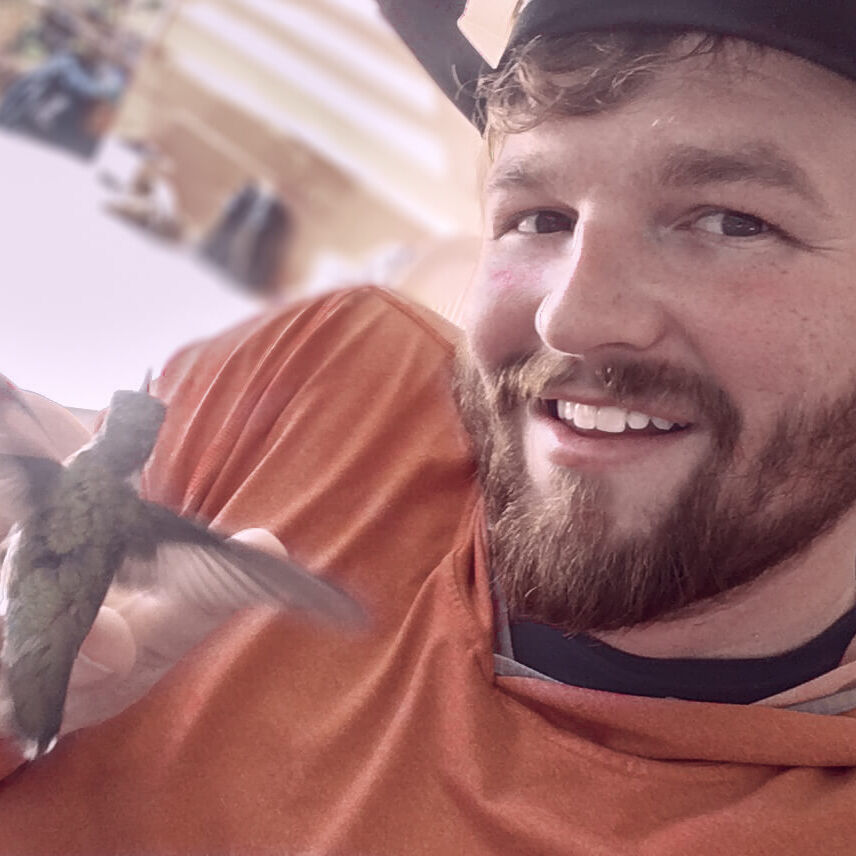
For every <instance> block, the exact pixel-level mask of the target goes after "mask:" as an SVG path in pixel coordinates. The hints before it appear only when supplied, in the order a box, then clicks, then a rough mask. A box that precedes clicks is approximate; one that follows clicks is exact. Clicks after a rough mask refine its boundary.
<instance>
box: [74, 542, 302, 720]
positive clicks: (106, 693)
mask: <svg viewBox="0 0 856 856" xmlns="http://www.w3.org/2000/svg"><path fill="white" fill-rule="evenodd" d="M230 540H234V541H238V542H241V543H243V544H246V545H248V546H251V547H255V548H257V549H260V550H264V551H266V552H268V553H270V554H271V555H273V556H275V557H277V558H285V557H286V556H287V552H286V550H285V548H284V547H283V545H282V544H281V542H280V541H279V540H278V539H277V538H276V537H275V536H274V535H272V534H271V533H270V532H268V531H267V530H265V529H245V530H242V531H241V532H238V533H237V534H235V535H233V536H232V538H231V539H230ZM173 560H174V561H182V562H199V561H202V559H200V556H199V554H198V553H194V552H193V551H191V550H187V551H177V552H176V553H175V554H174V559H173ZM161 570H162V572H163V575H164V576H169V569H168V568H164V569H161ZM186 570H187V569H186V567H182V569H181V571H182V572H186ZM215 588H216V586H215ZM240 606H241V605H240V604H239V603H236V601H235V600H234V598H233V597H231V595H229V593H225V594H224V597H223V599H222V602H221V603H220V604H219V606H218V604H217V602H216V601H213V600H212V599H211V596H210V595H209V596H208V597H206V599H205V602H204V603H200V602H199V601H198V600H195V599H194V598H193V596H192V594H189V593H188V592H186V591H181V590H176V589H169V588H161V589H157V588H156V589H146V590H140V591H133V590H130V589H127V588H122V587H120V586H116V585H115V584H114V586H113V587H112V588H111V590H110V592H109V593H108V594H107V598H106V600H105V602H104V605H103V606H102V607H101V610H100V612H99V614H98V617H97V618H96V620H95V624H94V625H93V626H92V630H91V631H90V633H89V635H88V636H87V638H86V641H85V642H84V643H83V646H82V647H81V650H80V654H79V655H78V658H77V661H76V662H75V665H74V668H73V670H72V673H71V682H70V684H69V689H68V696H67V699H66V705H65V715H64V717H63V726H62V733H63V734H68V733H69V732H72V731H77V730H78V729H81V728H86V727H87V726H90V725H95V724H97V723H99V722H103V721H104V720H106V719H110V718H112V717H113V716H116V715H117V714H119V713H121V712H122V711H123V710H125V708H127V707H129V706H130V705H131V704H133V703H134V702H135V701H137V700H138V699H140V698H142V697H143V696H144V695H145V694H146V693H147V692H148V691H149V690H150V689H151V688H152V687H153V686H154V684H155V683H156V682H157V681H158V680H160V678H161V677H163V675H165V674H166V672H168V671H169V670H170V669H171V668H172V667H173V666H174V665H175V664H176V663H177V662H178V661H179V660H180V659H181V658H182V657H183V656H184V655H185V654H186V653H187V652H188V651H189V650H190V649H191V648H193V647H194V646H196V645H197V644H199V643H200V642H202V641H203V640H204V639H205V638H206V637H207V636H209V635H210V634H211V633H213V632H214V631H215V630H216V629H217V628H218V627H220V626H221V625H222V624H224V623H225V622H226V621H227V620H228V619H229V618H231V616H232V615H233V614H234V613H235V612H236V611H237V610H238V609H239V608H240Z"/></svg>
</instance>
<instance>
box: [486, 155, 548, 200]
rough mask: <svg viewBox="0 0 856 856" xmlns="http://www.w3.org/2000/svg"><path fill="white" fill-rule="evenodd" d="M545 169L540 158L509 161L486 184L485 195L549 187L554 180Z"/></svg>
mask: <svg viewBox="0 0 856 856" xmlns="http://www.w3.org/2000/svg"><path fill="white" fill-rule="evenodd" d="M544 167H545V165H544V164H542V161H541V159H540V158H533V157H518V158H514V159H512V160H509V161H507V162H506V163H504V164H502V165H501V166H500V167H498V168H497V169H496V170H494V171H493V172H492V173H491V174H490V177H489V178H488V180H487V181H486V182H485V186H484V195H485V196H490V195H491V194H493V193H500V192H502V191H504V190H513V189H515V188H518V189H521V190H531V189H537V188H543V187H549V186H550V185H552V184H553V180H552V179H551V176H550V175H549V174H548V170H547V169H546V168H544Z"/></svg>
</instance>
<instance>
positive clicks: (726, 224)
mask: <svg viewBox="0 0 856 856" xmlns="http://www.w3.org/2000/svg"><path fill="white" fill-rule="evenodd" d="M695 225H696V226H697V227H698V228H700V229H702V230H703V231H705V232H713V233H715V234H717V235H723V236H724V237H726V238H754V237H756V236H758V235H765V234H767V233H768V232H771V231H772V227H771V226H770V224H769V223H766V222H765V221H764V220H762V219H761V218H760V217H753V216H752V215H751V214H741V213H740V212H739V211H715V212H712V213H710V214H705V215H703V216H702V217H699V218H698V220H696V221H695Z"/></svg>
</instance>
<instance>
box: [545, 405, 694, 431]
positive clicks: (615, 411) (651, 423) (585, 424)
mask: <svg viewBox="0 0 856 856" xmlns="http://www.w3.org/2000/svg"><path fill="white" fill-rule="evenodd" d="M540 406H541V408H542V409H543V412H545V413H546V414H547V415H548V416H550V417H551V418H552V419H555V420H557V421H558V422H561V423H562V424H563V425H566V426H568V427H569V428H571V429H573V430H574V431H575V432H576V433H578V434H581V435H583V436H586V437H598V436H600V437H616V436H622V435H623V436H631V437H656V436H662V435H666V434H676V433H678V432H680V431H686V430H687V429H689V428H691V427H692V423H689V422H671V421H669V420H668V419H663V418H662V417H659V416H652V415H650V414H647V413H643V412H641V411H637V410H625V409H624V408H622V407H616V406H614V405H609V406H604V407H597V406H594V405H591V404H582V403H580V402H577V401H568V400H565V399H543V400H542V401H541V403H540Z"/></svg>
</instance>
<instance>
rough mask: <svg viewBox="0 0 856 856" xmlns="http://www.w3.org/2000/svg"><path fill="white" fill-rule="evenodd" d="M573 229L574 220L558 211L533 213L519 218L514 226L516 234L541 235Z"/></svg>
mask: <svg viewBox="0 0 856 856" xmlns="http://www.w3.org/2000/svg"><path fill="white" fill-rule="evenodd" d="M573 228H574V220H573V219H572V218H571V217H569V216H568V215H567V214H562V213H560V212H559V211H533V212H532V213H531V214H526V215H524V216H523V217H521V218H519V219H518V220H517V222H516V223H515V224H514V229H515V231H517V232H525V233H527V234H537V235H543V234H547V233H549V232H570V231H572V230H573Z"/></svg>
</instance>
